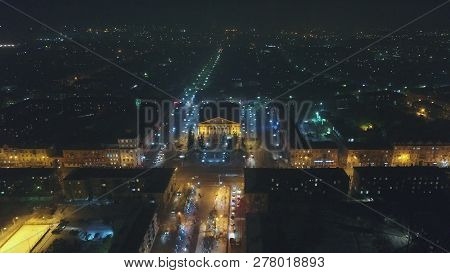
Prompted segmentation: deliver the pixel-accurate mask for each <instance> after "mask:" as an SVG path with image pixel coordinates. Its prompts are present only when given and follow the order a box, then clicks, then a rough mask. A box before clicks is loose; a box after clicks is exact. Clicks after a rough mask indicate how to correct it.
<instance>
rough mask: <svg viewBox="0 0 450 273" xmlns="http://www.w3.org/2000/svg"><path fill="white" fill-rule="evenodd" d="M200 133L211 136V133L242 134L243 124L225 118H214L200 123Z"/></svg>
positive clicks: (200, 134)
mask: <svg viewBox="0 0 450 273" xmlns="http://www.w3.org/2000/svg"><path fill="white" fill-rule="evenodd" d="M198 135H199V136H203V137H209V136H211V135H226V136H234V135H236V136H238V137H240V136H241V125H240V124H239V123H237V122H234V121H231V120H227V119H224V118H220V117H218V118H213V119H210V120H206V121H204V122H200V123H199V124H198Z"/></svg>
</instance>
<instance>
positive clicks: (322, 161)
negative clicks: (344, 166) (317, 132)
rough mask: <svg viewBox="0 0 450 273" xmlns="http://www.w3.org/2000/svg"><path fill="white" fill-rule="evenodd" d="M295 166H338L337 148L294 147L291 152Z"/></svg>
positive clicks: (293, 165)
mask: <svg viewBox="0 0 450 273" xmlns="http://www.w3.org/2000/svg"><path fill="white" fill-rule="evenodd" d="M289 157H290V162H291V166H292V167H294V168H337V167H338V159H339V155H338V149H337V148H312V149H292V150H290V152H289Z"/></svg>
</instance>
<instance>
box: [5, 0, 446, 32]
mask: <svg viewBox="0 0 450 273" xmlns="http://www.w3.org/2000/svg"><path fill="white" fill-rule="evenodd" d="M4 1H9V3H14V5H16V6H17V7H19V8H21V9H23V10H24V11H26V12H27V13H29V14H31V15H33V16H35V17H37V18H39V19H40V20H42V21H44V22H48V23H51V24H56V25H62V24H85V25H89V24H120V23H131V24H168V23H177V24H185V25H194V26H214V25H217V26H227V25H228V26H233V25H236V26H256V27H259V28H271V27H274V28H278V27H280V28H293V29H297V28H298V29H302V28H313V27H320V28H337V29H351V28H365V27H370V28H372V27H377V28H378V27H383V28H395V27H396V26H398V25H400V24H403V23H405V22H407V21H409V20H411V19H413V18H414V17H416V16H418V15H420V14H422V13H424V12H426V11H427V10H430V9H431V8H433V7H434V6H437V5H438V4H440V3H442V2H444V1H445V0H390V1H388V0H378V1H375V0H333V1H330V0H328V1H326V0H296V1H295V0H239V1H238V0H226V1H224V0H191V1H189V0H4ZM449 14H450V4H449V5H447V6H446V7H444V8H442V9H441V10H439V11H437V12H436V13H433V14H432V15H430V16H428V17H427V18H425V19H424V20H423V21H421V22H420V23H419V24H418V25H419V26H420V27H432V28H436V27H437V28H447V27H448V26H449V25H450V24H449V23H450V20H449V18H450V16H449ZM27 23H29V21H28V19H25V18H24V17H23V16H22V15H19V14H17V13H15V12H14V11H11V10H10V9H9V8H7V7H5V6H4V5H3V4H2V3H0V24H3V25H16V26H20V25H23V24H27Z"/></svg>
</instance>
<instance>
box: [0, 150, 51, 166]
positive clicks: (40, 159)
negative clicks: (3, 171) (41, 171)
mask: <svg viewBox="0 0 450 273" xmlns="http://www.w3.org/2000/svg"><path fill="white" fill-rule="evenodd" d="M53 164H54V158H53V157H52V155H51V152H50V150H48V149H22V148H10V147H8V146H3V147H2V148H1V149H0V167H2V168H50V167H52V166H53Z"/></svg>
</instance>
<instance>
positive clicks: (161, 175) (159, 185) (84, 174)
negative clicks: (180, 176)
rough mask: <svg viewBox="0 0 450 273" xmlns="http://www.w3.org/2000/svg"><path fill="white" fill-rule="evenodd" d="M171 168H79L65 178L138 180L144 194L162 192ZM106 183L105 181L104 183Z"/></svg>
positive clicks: (171, 170) (171, 171) (169, 176)
mask: <svg viewBox="0 0 450 273" xmlns="http://www.w3.org/2000/svg"><path fill="white" fill-rule="evenodd" d="M174 170H175V169H173V168H153V169H106V168H80V169H73V170H72V171H71V172H70V173H69V174H68V175H67V176H66V177H65V178H64V180H65V181H68V180H95V179H106V180H107V179H110V180H116V179H123V180H124V182H125V181H127V180H129V179H135V178H139V180H140V181H142V182H144V190H143V191H144V192H152V193H156V192H159V193H161V192H164V191H165V190H166V188H167V185H168V183H169V181H170V179H171V177H172V174H173V172H174ZM105 182H107V181H105Z"/></svg>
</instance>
